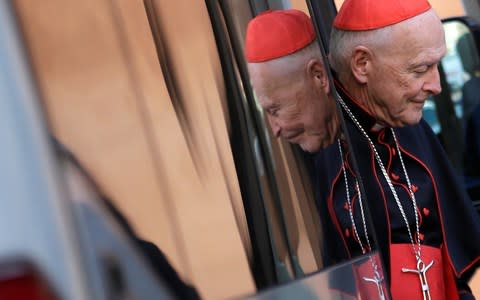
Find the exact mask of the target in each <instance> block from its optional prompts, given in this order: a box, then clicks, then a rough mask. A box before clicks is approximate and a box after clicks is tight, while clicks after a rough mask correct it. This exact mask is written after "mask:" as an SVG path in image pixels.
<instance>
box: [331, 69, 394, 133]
mask: <svg viewBox="0 0 480 300" xmlns="http://www.w3.org/2000/svg"><path fill="white" fill-rule="evenodd" d="M334 81H335V87H336V89H337V91H338V93H339V94H340V96H341V97H342V99H343V100H344V101H345V103H346V104H347V106H348V107H349V108H350V110H351V111H352V113H353V114H354V115H355V117H356V118H357V120H358V121H359V123H360V125H362V127H363V128H365V129H367V128H368V131H369V132H371V133H377V132H379V131H380V130H382V129H383V128H385V127H386V126H385V125H383V124H380V123H379V122H377V120H376V119H375V117H374V116H372V114H370V112H368V111H367V110H366V109H365V108H364V107H362V106H361V105H360V104H359V103H358V101H357V100H355V99H354V98H353V97H352V96H351V95H350V94H349V93H348V92H347V90H346V89H345V88H344V87H343V85H342V84H341V83H340V81H338V80H337V79H336V78H335V79H334Z"/></svg>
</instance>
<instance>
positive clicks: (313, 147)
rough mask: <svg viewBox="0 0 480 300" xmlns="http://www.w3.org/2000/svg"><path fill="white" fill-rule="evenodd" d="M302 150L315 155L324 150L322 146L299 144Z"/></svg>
mask: <svg viewBox="0 0 480 300" xmlns="http://www.w3.org/2000/svg"><path fill="white" fill-rule="evenodd" d="M298 145H299V146H300V148H302V150H303V151H305V152H308V153H315V152H318V151H320V150H321V149H322V148H324V147H322V145H321V144H317V143H315V144H298Z"/></svg>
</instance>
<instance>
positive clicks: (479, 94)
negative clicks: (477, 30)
mask: <svg viewBox="0 0 480 300" xmlns="http://www.w3.org/2000/svg"><path fill="white" fill-rule="evenodd" d="M444 29H445V39H446V44H447V54H446V56H445V58H444V59H443V60H442V66H443V68H444V70H445V75H446V80H447V82H448V85H449V87H450V90H451V99H452V101H453V104H454V108H455V113H456V115H457V117H458V118H459V120H460V122H461V125H462V128H461V132H459V133H457V134H458V135H459V136H461V137H462V140H463V141H464V149H463V151H462V157H463V173H464V175H465V184H466V187H467V190H468V191H469V194H470V195H471V196H472V198H473V200H478V199H480V147H479V146H480V145H479V143H480V122H479V120H478V119H479V116H480V58H479V55H478V50H477V47H476V45H475V40H474V37H473V35H472V33H471V32H470V30H469V28H468V27H467V26H466V25H465V24H464V23H462V22H460V21H450V22H447V23H445V24H444Z"/></svg>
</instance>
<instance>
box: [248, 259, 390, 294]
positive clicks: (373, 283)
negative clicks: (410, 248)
mask: <svg viewBox="0 0 480 300" xmlns="http://www.w3.org/2000/svg"><path fill="white" fill-rule="evenodd" d="M379 261H380V256H379V254H378V253H371V254H370V255H366V256H362V257H358V258H356V259H353V260H352V261H350V262H349V263H346V264H339V265H336V266H334V267H332V268H329V269H327V270H325V271H323V272H320V273H317V274H313V275H310V276H308V277H306V278H304V279H302V280H298V281H295V282H293V283H290V284H287V285H283V286H280V287H277V288H274V289H271V290H268V291H264V292H261V293H259V294H257V295H255V296H253V297H251V298H247V299H251V300H270V299H331V300H336V299H338V300H340V299H344V300H346V299H372V300H376V299H390V297H389V294H388V292H387V287H386V280H385V279H384V278H383V277H382V276H381V274H382V273H383V271H382V270H381V269H378V272H377V273H375V272H374V271H373V267H372V262H375V263H376V262H379ZM378 266H379V267H380V268H381V264H378Z"/></svg>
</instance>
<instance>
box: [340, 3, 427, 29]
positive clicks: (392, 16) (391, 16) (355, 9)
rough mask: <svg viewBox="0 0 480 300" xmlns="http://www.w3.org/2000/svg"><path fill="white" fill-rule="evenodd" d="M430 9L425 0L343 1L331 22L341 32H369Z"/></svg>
mask: <svg viewBox="0 0 480 300" xmlns="http://www.w3.org/2000/svg"><path fill="white" fill-rule="evenodd" d="M430 8H431V5H430V3H428V1H426V0H345V2H343V4H342V7H341V8H340V11H339V12H338V14H337V16H336V17H335V19H334V21H333V26H334V27H335V28H338V29H341V30H371V29H378V28H382V27H385V26H389V25H393V24H395V23H399V22H401V21H404V20H406V19H409V18H412V17H414V16H417V15H419V14H421V13H424V12H426V11H427V10H429V9H430Z"/></svg>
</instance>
